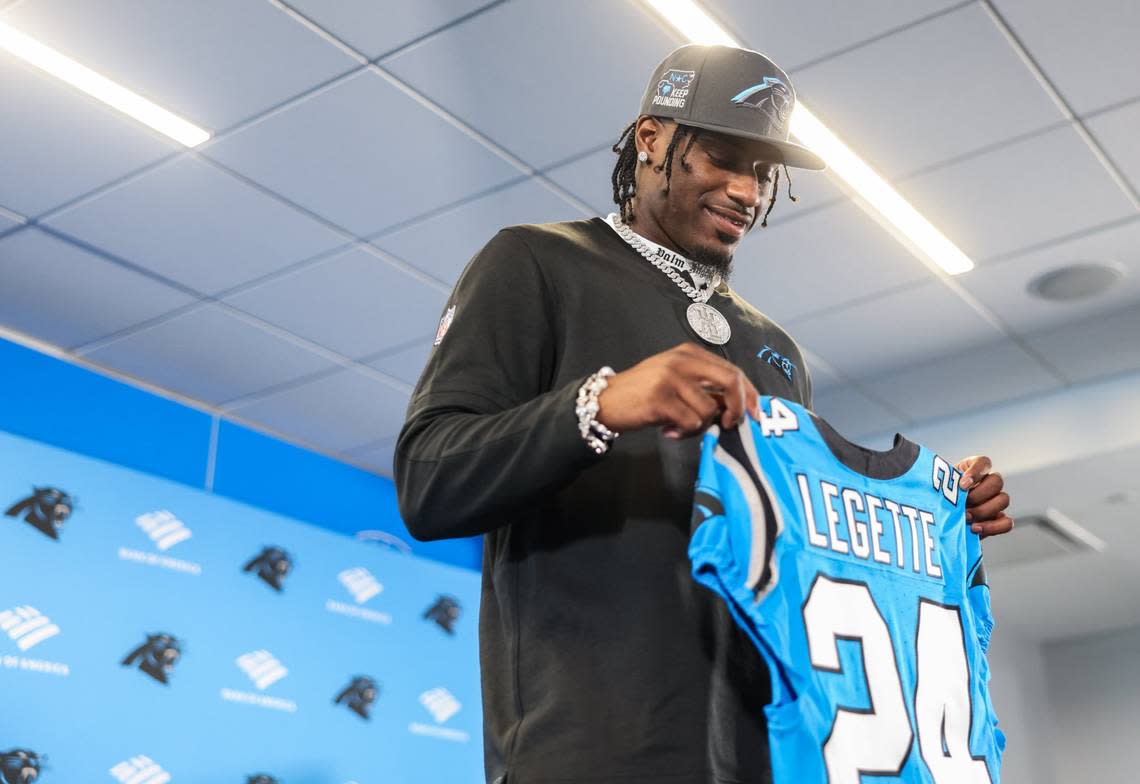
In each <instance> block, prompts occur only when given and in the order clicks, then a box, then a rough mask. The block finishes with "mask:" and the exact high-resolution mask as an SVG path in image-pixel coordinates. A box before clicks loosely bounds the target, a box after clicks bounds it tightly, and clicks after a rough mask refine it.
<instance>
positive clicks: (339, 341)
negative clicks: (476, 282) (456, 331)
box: [225, 248, 447, 358]
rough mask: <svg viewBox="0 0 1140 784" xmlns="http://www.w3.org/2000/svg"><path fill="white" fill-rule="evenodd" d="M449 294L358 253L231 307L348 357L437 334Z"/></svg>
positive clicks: (234, 300)
mask: <svg viewBox="0 0 1140 784" xmlns="http://www.w3.org/2000/svg"><path fill="white" fill-rule="evenodd" d="M446 299H447V295H446V294H444V293H443V292H442V291H439V290H437V289H434V288H430V287H428V286H427V285H426V284H424V283H421V282H420V281H418V280H415V279H414V278H412V277H410V276H409V275H408V274H407V273H405V272H402V271H401V270H398V269H396V268H395V267H393V266H392V265H391V264H389V263H388V262H386V261H384V260H383V259H380V258H378V257H377V256H374V255H372V254H370V253H367V252H365V251H363V250H360V249H358V248H352V249H350V250H347V251H345V252H343V253H339V254H337V255H335V256H332V257H330V258H328V259H324V260H322V261H320V262H318V263H316V264H313V265H310V266H306V267H304V268H302V269H300V270H297V271H296V272H290V273H288V274H285V275H282V276H280V277H276V278H273V279H272V280H269V281H267V282H265V283H262V284H259V285H257V286H254V287H252V288H249V289H245V290H243V291H241V292H239V293H237V294H234V295H232V296H230V297H227V298H226V299H225V301H226V303H227V304H230V305H233V306H235V307H237V308H240V309H242V310H244V311H246V312H247V313H252V314H253V315H255V316H257V317H259V318H261V319H263V320H265V321H268V322H270V323H272V324H276V325H277V326H280V327H283V328H284V329H287V330H289V331H290V332H292V333H294V334H296V335H300V336H301V337H304V338H306V339H308V340H311V341H313V342H314V343H318V344H320V345H322V346H325V347H326V348H330V349H332V350H333V351H337V352H339V353H341V354H344V355H345V356H348V357H353V358H358V357H362V356H364V355H366V354H373V353H375V352H377V351H379V350H381V349H383V348H386V347H389V346H394V345H396V344H399V343H404V342H407V341H408V340H412V339H415V338H422V337H424V336H426V335H432V334H434V333H435V327H436V319H438V318H439V312H440V310H442V309H443V304H444V302H445V301H446Z"/></svg>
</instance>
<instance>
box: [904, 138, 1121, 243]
mask: <svg viewBox="0 0 1140 784" xmlns="http://www.w3.org/2000/svg"><path fill="white" fill-rule="evenodd" d="M897 187H898V189H899V191H900V193H902V195H903V196H904V197H906V198H907V199H909V200H910V202H911V204H913V205H914V206H915V208H916V209H918V210H919V211H921V212H922V213H923V214H924V215H925V216H926V217H927V219H928V220H930V221H931V222H932V223H933V224H934V225H935V226H937V227H938V228H939V229H941V230H942V232H943V233H944V234H946V236H948V237H949V238H950V239H951V240H953V241H954V242H955V243H956V244H957V245H958V247H960V248H961V249H962V250H963V252H965V253H966V255H967V256H971V257H972V258H974V259H978V260H983V259H985V258H988V257H991V256H996V255H998V254H1001V253H1008V252H1011V251H1014V250H1018V249H1020V248H1026V247H1029V246H1030V245H1034V244H1037V243H1040V242H1045V241H1047V240H1051V239H1054V238H1056V237H1062V236H1065V235H1068V234H1072V233H1074V232H1077V231H1080V230H1082V229H1086V228H1089V227H1091V226H1099V225H1101V224H1104V223H1108V222H1110V221H1112V220H1116V219H1119V218H1123V217H1128V216H1131V215H1134V214H1135V213H1136V211H1135V209H1134V208H1133V206H1132V204H1131V203H1130V202H1129V201H1128V200H1127V199H1126V198H1125V196H1124V194H1123V193H1122V192H1121V191H1120V189H1119V188H1118V187H1117V186H1116V184H1115V183H1114V182H1113V181H1112V179H1111V178H1110V177H1109V176H1108V173H1107V172H1105V170H1104V168H1103V167H1101V165H1100V163H1099V162H1098V161H1097V159H1096V158H1095V157H1094V156H1093V154H1092V152H1090V151H1089V148H1088V147H1087V146H1086V145H1085V143H1084V142H1083V141H1081V139H1080V137H1079V136H1078V135H1077V133H1076V131H1074V130H1073V129H1072V128H1071V127H1069V126H1067V125H1066V126H1063V127H1060V128H1057V129H1055V130H1053V131H1049V132H1048V133H1044V134H1041V135H1039V136H1034V137H1032V138H1030V139H1026V140H1024V141H1021V142H1018V143H1016V144H1011V145H1009V146H1006V147H1002V148H1000V149H997V150H993V151H991V152H987V153H985V154H983V155H978V156H976V157H973V158H970V159H968V160H965V161H961V162H959V163H955V164H953V165H951V166H946V167H943V168H939V169H936V170H934V171H931V172H929V173H926V174H923V175H920V176H918V177H914V178H911V179H907V180H905V181H903V182H901V183H900V184H898V185H897Z"/></svg>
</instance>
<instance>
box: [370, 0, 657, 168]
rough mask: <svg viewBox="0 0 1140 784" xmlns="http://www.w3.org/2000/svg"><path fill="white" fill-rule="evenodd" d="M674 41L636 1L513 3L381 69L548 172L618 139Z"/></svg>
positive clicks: (401, 56)
mask: <svg viewBox="0 0 1140 784" xmlns="http://www.w3.org/2000/svg"><path fill="white" fill-rule="evenodd" d="M507 31H512V32H507ZM514 31H518V32H517V33H516V32H514ZM524 31H525V32H524ZM492 41H493V42H494V44H493V45H488V42H492ZM676 45H677V40H676V39H675V38H674V37H673V36H672V35H670V34H668V33H667V32H666V31H665V30H664V29H663V28H662V27H661V25H659V24H658V23H656V21H655V20H654V19H653V18H651V17H650V16H649V14H648V12H647V11H645V10H644V9H643V7H642V6H641V5H640V4H638V3H634V2H615V1H614V0H579V1H578V2H575V3H553V2H514V3H505V4H503V5H500V6H496V7H495V8H492V9H491V10H489V11H487V12H486V13H483V14H480V15H479V16H477V17H475V18H473V19H472V20H470V21H469V22H467V23H465V24H463V25H460V26H458V27H455V28H452V29H450V30H448V31H446V32H444V33H442V34H440V35H438V36H435V37H433V38H432V39H431V40H428V41H426V42H424V44H422V45H420V46H415V47H412V48H410V49H408V50H406V51H404V52H401V53H399V54H397V55H396V56H394V57H392V58H390V59H387V60H385V61H384V62H383V63H382V65H383V67H384V68H385V69H387V70H389V71H391V72H392V73H393V74H395V75H396V76H398V77H399V78H400V79H402V80H404V81H406V82H408V83H409V84H410V85H412V86H413V87H414V88H415V89H417V90H419V91H420V92H422V93H424V94H425V95H427V96H428V97H429V98H430V99H432V100H433V101H436V102H437V103H439V104H440V105H442V106H444V107H445V108H447V109H448V110H449V111H451V112H453V113H454V114H456V115H457V116H458V117H460V118H461V119H463V120H464V121H465V122H467V123H469V124H470V125H471V126H472V127H474V128H476V129H477V130H478V131H479V132H481V133H484V134H487V135H488V136H490V137H492V138H493V139H495V141H496V142H498V143H499V144H501V145H503V146H504V147H506V148H507V149H508V150H510V151H511V152H513V153H514V154H515V155H517V156H519V157H520V158H522V159H523V160H524V161H526V162H527V163H529V164H530V165H531V166H535V167H538V168H542V167H545V166H547V165H549V164H551V163H553V162H555V161H560V160H564V159H566V158H568V157H570V156H571V155H574V154H576V153H579V152H582V151H585V150H588V149H591V148H593V147H595V146H597V145H598V144H600V143H602V142H605V141H606V140H608V139H617V136H618V133H620V131H621V129H622V128H624V127H625V126H626V125H627V124H629V123H630V122H631V121H632V120H633V119H634V118H635V117H636V114H637V105H638V103H639V101H640V100H641V93H642V91H643V90H644V89H645V80H646V79H647V78H648V77H649V75H650V73H651V71H652V69H653V65H654V64H655V63H657V62H658V61H659V60H660V59H661V58H662V57H664V56H665V55H666V54H667V53H668V52H669V51H670V50H672V49H673V48H674V47H675V46H676Z"/></svg>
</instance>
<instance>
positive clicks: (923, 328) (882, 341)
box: [786, 280, 1002, 378]
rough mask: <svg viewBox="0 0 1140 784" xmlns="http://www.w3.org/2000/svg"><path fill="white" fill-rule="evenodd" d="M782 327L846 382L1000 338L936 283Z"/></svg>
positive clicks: (958, 299) (971, 309) (969, 309)
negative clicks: (786, 328)
mask: <svg viewBox="0 0 1140 784" xmlns="http://www.w3.org/2000/svg"><path fill="white" fill-rule="evenodd" d="M786 326H787V327H788V329H789V332H790V333H791V334H792V336H793V337H795V339H796V340H798V341H799V342H800V343H802V344H804V345H805V346H807V348H808V349H810V350H811V351H814V352H815V353H817V354H819V355H820V356H821V357H823V359H824V361H826V362H828V363H829V364H831V365H832V366H834V367H835V368H836V369H837V370H839V371H840V372H842V373H844V374H845V375H847V376H848V377H849V378H860V377H865V376H868V375H870V374H872V373H874V372H877V371H881V370H883V369H884V368H888V367H898V366H900V365H907V364H910V363H913V362H919V361H921V360H923V359H925V358H928V357H934V356H939V355H941V354H945V353H948V352H951V351H957V350H961V349H963V348H965V347H967V346H973V345H978V344H981V343H991V342H993V341H995V340H997V339H999V338H1001V337H1002V333H1001V332H1000V331H999V330H998V329H997V328H995V327H993V326H991V325H990V324H989V323H988V322H987V321H984V320H983V319H982V317H981V316H979V315H978V314H977V312H976V311H974V310H973V308H971V307H970V306H968V305H967V304H966V303H965V302H963V301H962V300H961V299H960V298H959V297H958V296H957V295H955V294H954V293H953V292H951V291H950V290H949V289H948V288H946V287H945V286H944V285H943V284H942V283H941V282H940V281H937V280H934V281H931V282H930V283H925V284H921V285H918V286H915V287H914V288H910V289H907V290H905V291H900V292H896V293H894V294H889V295H886V296H883V297H878V298H875V299H872V300H867V301H864V302H860V303H858V304H855V305H851V306H848V307H843V308H836V309H835V310H834V311H832V312H830V313H824V314H819V315H816V316H812V317H810V318H807V319H803V320H796V321H792V322H790V323H789V324H787V325H786Z"/></svg>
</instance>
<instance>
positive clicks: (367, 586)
mask: <svg viewBox="0 0 1140 784" xmlns="http://www.w3.org/2000/svg"><path fill="white" fill-rule="evenodd" d="M336 578H337V579H338V580H340V584H341V585H343V586H344V588H345V590H346V591H348V592H349V593H350V594H352V598H353V599H355V600H356V603H357V604H364V603H365V602H366V601H368V600H369V599H371V598H372V597H373V596H376V595H377V594H379V593H380V592H381V591H383V590H384V586H383V585H381V584H380V581H379V580H377V579H376V578H375V577H373V576H372V573H371V572H369V571H368V570H367V569H365V568H364V567H363V566H357V567H354V568H352V569H345V570H344V571H343V572H341V573H340V574H338V575H337V576H336Z"/></svg>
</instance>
